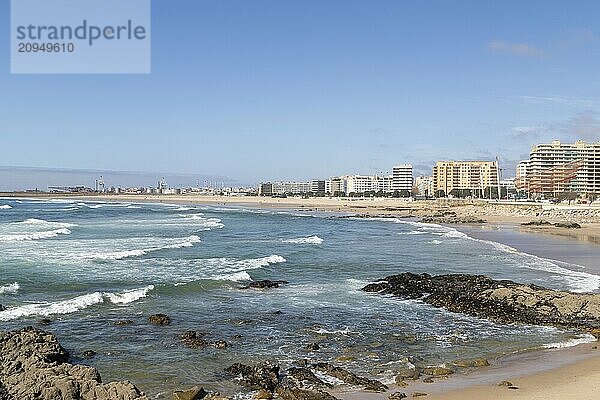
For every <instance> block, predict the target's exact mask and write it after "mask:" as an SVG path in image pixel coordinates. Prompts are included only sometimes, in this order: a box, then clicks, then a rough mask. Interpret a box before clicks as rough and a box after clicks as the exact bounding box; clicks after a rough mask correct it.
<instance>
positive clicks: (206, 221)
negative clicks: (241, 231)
mask: <svg viewBox="0 0 600 400" xmlns="http://www.w3.org/2000/svg"><path fill="white" fill-rule="evenodd" d="M182 217H183V218H185V219H186V220H190V221H194V223H195V224H197V225H199V226H201V227H203V228H205V229H207V230H210V229H212V228H223V227H224V226H225V225H223V223H222V222H221V220H220V219H219V218H205V217H204V214H202V213H199V214H191V215H183V216H182Z"/></svg>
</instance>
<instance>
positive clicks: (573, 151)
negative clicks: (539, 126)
mask: <svg viewBox="0 0 600 400" xmlns="http://www.w3.org/2000/svg"><path fill="white" fill-rule="evenodd" d="M517 178H520V179H519V180H518V184H517V188H518V189H520V190H526V191H527V192H529V193H530V194H533V195H535V196H545V197H550V196H557V195H559V194H561V193H565V192H574V193H581V194H589V195H592V194H593V195H597V194H600V142H597V143H586V142H584V141H577V142H575V143H561V142H560V141H558V140H555V141H553V142H551V143H544V144H537V145H535V146H533V147H532V149H531V153H530V154H529V160H525V161H522V162H520V163H519V164H518V165H517Z"/></svg>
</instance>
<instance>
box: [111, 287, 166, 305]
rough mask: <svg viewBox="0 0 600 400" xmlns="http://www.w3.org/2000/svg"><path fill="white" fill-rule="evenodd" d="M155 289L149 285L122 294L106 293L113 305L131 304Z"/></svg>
mask: <svg viewBox="0 0 600 400" xmlns="http://www.w3.org/2000/svg"><path fill="white" fill-rule="evenodd" d="M153 289H154V285H148V286H146V287H143V288H140V289H132V290H125V291H123V292H121V293H104V296H105V297H107V298H108V300H109V301H110V302H111V303H114V304H129V303H133V302H134V301H136V300H139V299H141V298H143V297H146V296H147V295H148V292H149V291H151V290H153Z"/></svg>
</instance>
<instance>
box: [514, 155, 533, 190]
mask: <svg viewBox="0 0 600 400" xmlns="http://www.w3.org/2000/svg"><path fill="white" fill-rule="evenodd" d="M530 165H531V163H530V162H529V160H523V161H519V163H518V164H517V171H516V173H515V187H516V189H517V190H518V191H525V192H529V184H528V181H527V178H528V176H529V174H530V171H529V168H530Z"/></svg>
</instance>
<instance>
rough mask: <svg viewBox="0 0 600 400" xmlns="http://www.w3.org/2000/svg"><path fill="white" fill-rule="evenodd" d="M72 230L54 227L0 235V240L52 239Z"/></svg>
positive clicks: (68, 233)
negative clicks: (38, 230)
mask: <svg viewBox="0 0 600 400" xmlns="http://www.w3.org/2000/svg"><path fill="white" fill-rule="evenodd" d="M70 234H71V231H70V230H68V229H67V228H60V229H54V230H51V231H43V232H35V233H17V234H7V235H0V242H20V241H25V240H40V239H50V238H53V237H56V236H58V235H70Z"/></svg>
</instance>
